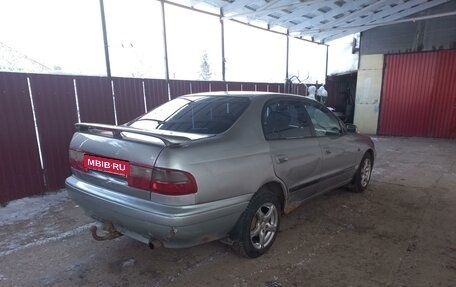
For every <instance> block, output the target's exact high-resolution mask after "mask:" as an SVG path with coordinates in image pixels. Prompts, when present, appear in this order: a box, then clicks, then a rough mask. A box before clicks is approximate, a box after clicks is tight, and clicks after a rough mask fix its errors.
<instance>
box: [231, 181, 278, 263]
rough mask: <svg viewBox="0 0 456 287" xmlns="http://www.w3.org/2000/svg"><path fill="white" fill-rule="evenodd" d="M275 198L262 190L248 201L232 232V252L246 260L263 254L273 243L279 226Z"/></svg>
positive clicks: (270, 193)
mask: <svg viewBox="0 0 456 287" xmlns="http://www.w3.org/2000/svg"><path fill="white" fill-rule="evenodd" d="M280 213H281V210H280V204H279V200H278V198H277V196H276V195H275V194H274V193H272V192H271V191H270V190H268V189H262V190H260V191H259V192H258V193H256V194H255V195H254V196H253V197H252V199H251V200H250V203H249V205H248V206H247V209H246V210H245V211H244V213H243V214H242V215H241V217H240V219H239V221H238V223H237V225H236V227H235V229H234V231H233V235H232V238H233V248H234V250H235V251H236V252H237V253H238V254H240V255H242V256H244V257H248V258H256V257H258V256H261V255H262V254H264V253H265V252H266V251H267V250H268V249H269V248H270V247H271V245H272V244H273V243H274V240H275V238H276V237H277V233H278V231H279V226H280Z"/></svg>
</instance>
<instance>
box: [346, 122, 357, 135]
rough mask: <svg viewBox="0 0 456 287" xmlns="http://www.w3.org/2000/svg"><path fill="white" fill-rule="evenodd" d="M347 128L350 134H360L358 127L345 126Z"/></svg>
mask: <svg viewBox="0 0 456 287" xmlns="http://www.w3.org/2000/svg"><path fill="white" fill-rule="evenodd" d="M345 128H346V129H347V132H348V133H357V132H358V127H357V126H356V125H353V124H345Z"/></svg>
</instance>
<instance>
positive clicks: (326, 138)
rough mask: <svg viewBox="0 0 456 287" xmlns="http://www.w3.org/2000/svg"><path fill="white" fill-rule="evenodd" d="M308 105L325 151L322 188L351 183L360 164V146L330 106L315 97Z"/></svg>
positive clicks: (315, 129)
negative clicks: (358, 160) (324, 104)
mask: <svg viewBox="0 0 456 287" xmlns="http://www.w3.org/2000/svg"><path fill="white" fill-rule="evenodd" d="M305 107H306V110H307V112H308V115H309V117H310V119H311V121H312V125H313V128H314V132H315V135H316V137H317V138H318V142H319V144H320V147H321V152H322V155H323V161H322V165H321V172H320V174H321V177H320V180H319V187H318V189H319V191H322V192H323V191H327V190H329V189H333V188H336V187H338V186H341V185H344V184H346V183H348V182H349V181H350V180H351V179H352V177H353V175H354V173H355V171H356V168H357V162H356V159H357V158H358V156H357V153H359V148H358V147H357V145H356V144H355V143H354V142H353V139H352V137H349V136H347V135H346V133H345V131H344V129H343V128H342V127H341V125H340V122H339V120H338V119H337V117H336V116H335V115H334V114H333V113H332V112H331V111H330V110H328V109H327V108H326V107H324V106H323V105H321V104H320V103H317V102H315V101H308V102H307V103H306V105H305Z"/></svg>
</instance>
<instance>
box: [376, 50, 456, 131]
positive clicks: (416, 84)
mask: <svg viewBox="0 0 456 287" xmlns="http://www.w3.org/2000/svg"><path fill="white" fill-rule="evenodd" d="M385 61H386V66H385V71H384V79H383V92H382V98H381V107H380V119H379V134H380V135H390V136H420V137H443V138H456V116H455V114H456V50H446V51H438V52H425V53H413V54H401V55H387V56H386V60H385Z"/></svg>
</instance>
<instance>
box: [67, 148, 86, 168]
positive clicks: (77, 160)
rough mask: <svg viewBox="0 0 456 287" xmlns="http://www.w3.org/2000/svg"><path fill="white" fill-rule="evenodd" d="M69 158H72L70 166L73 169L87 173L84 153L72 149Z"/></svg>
mask: <svg viewBox="0 0 456 287" xmlns="http://www.w3.org/2000/svg"><path fill="white" fill-rule="evenodd" d="M69 156H70V165H71V167H72V168H74V169H77V170H80V171H85V168H84V153H83V152H82V151H78V150H75V149H70V150H69Z"/></svg>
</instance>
